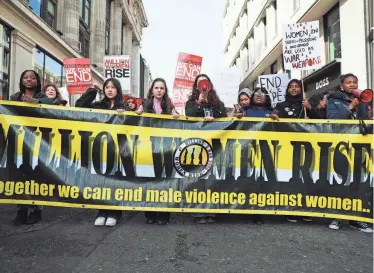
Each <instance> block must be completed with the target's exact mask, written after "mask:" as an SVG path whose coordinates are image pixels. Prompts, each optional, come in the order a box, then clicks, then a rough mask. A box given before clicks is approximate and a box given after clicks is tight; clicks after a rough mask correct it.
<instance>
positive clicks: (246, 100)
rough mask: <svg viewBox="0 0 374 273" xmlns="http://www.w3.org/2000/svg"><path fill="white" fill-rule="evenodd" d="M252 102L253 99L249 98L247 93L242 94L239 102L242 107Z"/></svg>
mask: <svg viewBox="0 0 374 273" xmlns="http://www.w3.org/2000/svg"><path fill="white" fill-rule="evenodd" d="M250 103H251V100H250V99H249V97H248V96H247V95H240V97H239V104H240V106H241V107H246V106H249V104H250Z"/></svg>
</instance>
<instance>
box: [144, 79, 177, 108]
mask: <svg viewBox="0 0 374 273" xmlns="http://www.w3.org/2000/svg"><path fill="white" fill-rule="evenodd" d="M157 82H162V83H163V84H164V86H165V94H164V96H163V97H162V101H161V108H162V113H163V114H171V112H172V111H173V109H174V105H173V103H172V102H171V99H170V97H169V94H168V93H169V90H168V87H167V85H166V81H165V80H164V79H163V78H156V79H154V80H153V82H152V85H151V87H150V88H149V90H148V94H147V100H146V102H145V104H144V109H145V111H146V112H153V88H154V87H155V84H156V83H157Z"/></svg>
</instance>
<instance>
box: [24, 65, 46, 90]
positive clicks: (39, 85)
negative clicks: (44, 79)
mask: <svg viewBox="0 0 374 273" xmlns="http://www.w3.org/2000/svg"><path fill="white" fill-rule="evenodd" d="M27 72H32V73H34V75H35V78H36V87H35V94H38V93H40V92H42V83H41V81H40V76H39V74H38V72H36V71H35V70H30V69H28V70H25V71H23V72H22V74H21V77H20V80H19V91H21V94H24V93H25V92H26V88H25V86H24V85H23V77H24V76H25V74H26V73H27Z"/></svg>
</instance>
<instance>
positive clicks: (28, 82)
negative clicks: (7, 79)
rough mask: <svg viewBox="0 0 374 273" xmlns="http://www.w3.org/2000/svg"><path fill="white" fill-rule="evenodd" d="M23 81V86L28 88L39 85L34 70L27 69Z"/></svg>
mask: <svg viewBox="0 0 374 273" xmlns="http://www.w3.org/2000/svg"><path fill="white" fill-rule="evenodd" d="M22 83H23V86H24V87H25V88H26V89H33V88H35V87H36V86H37V85H38V82H37V80H36V76H35V73H34V72H32V71H27V72H26V73H25V74H24V75H23V79H22Z"/></svg>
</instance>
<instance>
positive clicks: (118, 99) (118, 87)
mask: <svg viewBox="0 0 374 273" xmlns="http://www.w3.org/2000/svg"><path fill="white" fill-rule="evenodd" d="M109 82H112V83H113V85H114V88H115V89H116V90H117V96H116V97H115V98H114V107H116V108H118V107H120V106H122V105H123V104H124V102H123V94H122V86H121V83H120V82H119V81H118V80H117V79H115V78H109V79H107V80H106V81H105V82H104V84H103V92H104V98H103V99H102V101H101V102H102V103H103V104H104V105H105V106H106V108H108V109H109V108H110V100H109V99H108V98H107V96H106V94H105V87H106V86H107V85H108V84H109Z"/></svg>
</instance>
